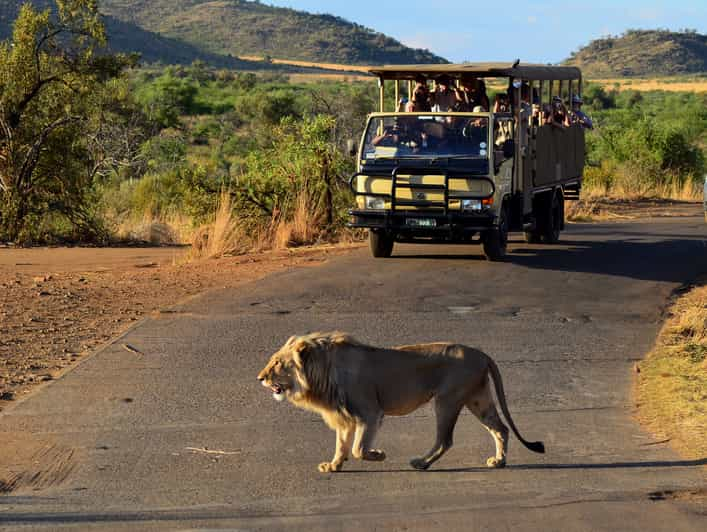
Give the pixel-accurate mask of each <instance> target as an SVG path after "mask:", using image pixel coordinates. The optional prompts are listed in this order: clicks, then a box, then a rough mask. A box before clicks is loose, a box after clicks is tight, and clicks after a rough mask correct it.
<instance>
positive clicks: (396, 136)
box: [371, 124, 402, 148]
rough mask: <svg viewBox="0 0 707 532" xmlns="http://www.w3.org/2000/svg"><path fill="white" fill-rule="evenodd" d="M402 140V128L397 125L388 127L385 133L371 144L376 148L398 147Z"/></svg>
mask: <svg viewBox="0 0 707 532" xmlns="http://www.w3.org/2000/svg"><path fill="white" fill-rule="evenodd" d="M401 139H402V131H401V130H400V126H398V124H395V125H393V126H388V127H386V128H385V129H384V130H383V133H382V134H380V135H378V136H377V137H375V138H374V139H373V140H372V141H371V144H373V145H374V146H384V147H388V148H390V147H397V146H399V145H400V141H401Z"/></svg>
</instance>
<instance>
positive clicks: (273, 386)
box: [270, 384, 283, 395]
mask: <svg viewBox="0 0 707 532" xmlns="http://www.w3.org/2000/svg"><path fill="white" fill-rule="evenodd" d="M270 389H271V390H272V392H273V393H274V394H275V395H281V394H282V391H283V390H282V386H279V385H277V384H271V385H270Z"/></svg>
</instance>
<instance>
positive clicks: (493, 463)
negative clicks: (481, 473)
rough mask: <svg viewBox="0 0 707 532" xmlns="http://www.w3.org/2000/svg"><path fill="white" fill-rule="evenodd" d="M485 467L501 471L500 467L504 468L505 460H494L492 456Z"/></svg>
mask: <svg viewBox="0 0 707 532" xmlns="http://www.w3.org/2000/svg"><path fill="white" fill-rule="evenodd" d="M486 467H492V468H494V469H501V468H502V467H506V459H505V458H496V457H495V456H492V457H491V458H489V459H488V460H486Z"/></svg>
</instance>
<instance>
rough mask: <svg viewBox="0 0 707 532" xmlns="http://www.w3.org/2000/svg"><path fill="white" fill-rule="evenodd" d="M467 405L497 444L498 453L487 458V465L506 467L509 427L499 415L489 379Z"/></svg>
mask: <svg viewBox="0 0 707 532" xmlns="http://www.w3.org/2000/svg"><path fill="white" fill-rule="evenodd" d="M466 406H467V408H468V409H469V410H471V412H472V413H473V414H474V415H475V416H476V417H477V418H478V419H479V421H481V424H482V425H483V426H484V428H485V429H486V430H487V431H489V433H490V434H491V436H492V437H493V441H494V443H495V444H496V455H495V456H492V457H491V458H489V459H488V460H486V465H487V466H488V467H494V468H499V467H505V465H506V452H507V451H508V427H506V425H504V423H503V421H501V417H500V416H499V415H498V411H497V410H496V404H495V403H494V402H493V396H492V395H491V387H490V386H489V382H488V380H487V381H486V382H485V384H484V386H483V388H482V389H481V390H479V391H478V392H477V393H475V394H474V395H473V396H472V397H471V398H470V399H469V400H468V401H467V403H466Z"/></svg>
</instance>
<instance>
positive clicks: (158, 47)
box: [0, 0, 326, 73]
mask: <svg viewBox="0 0 707 532" xmlns="http://www.w3.org/2000/svg"><path fill="white" fill-rule="evenodd" d="M25 1H26V0H0V40H3V39H7V38H9V37H10V36H11V34H12V25H13V22H14V20H15V18H16V17H17V13H18V10H19V8H20V6H21V5H22V4H23V3H24V2H25ZM31 1H32V3H33V4H34V5H35V6H37V8H39V9H45V8H47V7H48V6H50V5H52V4H53V3H52V2H50V1H49V0H31ZM103 23H104V24H105V26H106V33H107V35H108V48H109V50H110V51H111V52H122V53H131V52H138V53H139V54H140V56H141V59H142V61H143V62H145V63H164V64H182V65H188V64H191V63H193V62H194V61H197V60H200V61H203V62H205V63H208V64H209V65H211V66H214V67H218V68H232V69H239V70H269V71H280V72H288V73H290V72H296V73H297V72H298V73H321V72H322V71H326V69H322V68H318V67H316V66H314V65H312V66H310V65H297V64H287V63H279V62H265V61H263V60H262V59H259V58H238V57H234V56H232V55H229V54H225V55H224V54H219V53H214V52H209V51H207V50H203V49H201V48H199V47H197V46H194V45H193V44H190V43H187V42H183V41H180V40H179V39H175V38H171V37H166V36H163V35H160V34H158V33H155V32H151V31H149V30H145V29H143V28H141V27H139V26H137V25H135V24H133V23H131V22H126V21H123V20H120V19H117V18H115V17H112V16H110V15H104V16H103Z"/></svg>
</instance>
